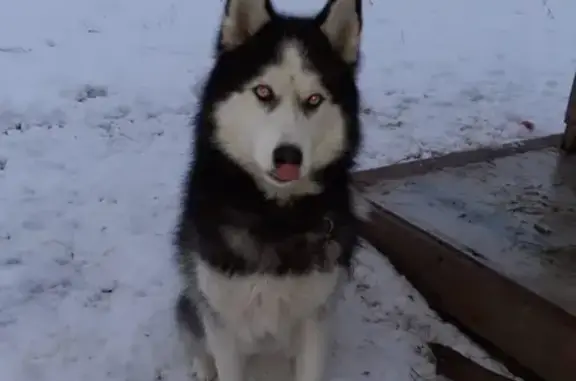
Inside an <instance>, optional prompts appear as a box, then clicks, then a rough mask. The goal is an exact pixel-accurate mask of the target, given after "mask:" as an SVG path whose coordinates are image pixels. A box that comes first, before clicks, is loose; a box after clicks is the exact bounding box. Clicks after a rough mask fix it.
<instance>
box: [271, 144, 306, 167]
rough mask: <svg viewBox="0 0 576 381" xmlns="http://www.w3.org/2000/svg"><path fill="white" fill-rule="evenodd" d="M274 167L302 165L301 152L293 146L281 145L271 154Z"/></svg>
mask: <svg viewBox="0 0 576 381" xmlns="http://www.w3.org/2000/svg"><path fill="white" fill-rule="evenodd" d="M272 155H273V159H274V166H275V167H279V166H281V165H283V164H291V165H297V166H300V165H302V150H301V149H300V148H298V147H296V146H295V145H293V144H281V145H279V146H278V147H276V148H275V149H274V152H273V153H272Z"/></svg>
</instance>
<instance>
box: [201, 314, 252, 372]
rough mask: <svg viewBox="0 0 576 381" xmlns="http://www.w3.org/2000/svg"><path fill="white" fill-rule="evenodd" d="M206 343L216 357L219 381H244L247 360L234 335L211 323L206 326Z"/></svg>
mask: <svg viewBox="0 0 576 381" xmlns="http://www.w3.org/2000/svg"><path fill="white" fill-rule="evenodd" d="M206 341H207V343H208V347H209V348H210V352H211V353H212V356H213V357H214V363H215V365H216V371H217V373H218V381H243V380H244V361H245V359H244V356H243V355H242V353H241V352H240V351H239V348H238V343H237V342H236V338H235V337H234V335H233V334H231V333H230V332H228V330H227V329H225V328H224V327H219V326H217V324H216V323H214V322H211V323H210V324H207V325H206Z"/></svg>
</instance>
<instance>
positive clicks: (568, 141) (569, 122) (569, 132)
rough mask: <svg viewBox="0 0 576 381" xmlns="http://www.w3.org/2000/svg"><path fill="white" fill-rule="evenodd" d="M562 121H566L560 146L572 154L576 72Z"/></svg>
mask: <svg viewBox="0 0 576 381" xmlns="http://www.w3.org/2000/svg"><path fill="white" fill-rule="evenodd" d="M564 122H565V123H566V130H565V131H564V136H563V137H562V145H561V147H562V149H563V150H564V151H565V152H566V153H568V154H574V153H576V74H575V75H574V82H573V83H572V90H571V91H570V98H569V100H568V106H567V107H566V116H565V118H564Z"/></svg>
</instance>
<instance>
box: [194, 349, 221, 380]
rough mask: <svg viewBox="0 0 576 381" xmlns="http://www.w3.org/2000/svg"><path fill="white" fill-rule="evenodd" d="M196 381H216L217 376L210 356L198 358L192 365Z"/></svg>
mask: <svg viewBox="0 0 576 381" xmlns="http://www.w3.org/2000/svg"><path fill="white" fill-rule="evenodd" d="M192 369H193V372H194V377H195V378H196V381H217V379H218V375H217V372H216V366H215V365H214V359H213V358H212V356H209V355H204V356H198V357H196V358H195V359H194V364H193V365H192Z"/></svg>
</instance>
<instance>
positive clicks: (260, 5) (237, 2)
mask: <svg viewBox="0 0 576 381" xmlns="http://www.w3.org/2000/svg"><path fill="white" fill-rule="evenodd" d="M273 13H274V10H273V8H272V4H271V3H270V0H226V6H225V8H224V14H223V17H222V24H221V26H220V36H219V38H218V46H217V51H218V52H222V51H224V50H230V49H234V48H235V47H237V46H238V45H241V44H242V43H243V42H244V41H246V40H247V39H248V38H249V37H250V36H252V35H253V34H254V33H256V32H257V31H258V29H260V28H261V27H262V26H263V25H264V24H266V23H267V22H268V21H269V20H270V18H271V17H272V14H273Z"/></svg>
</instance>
